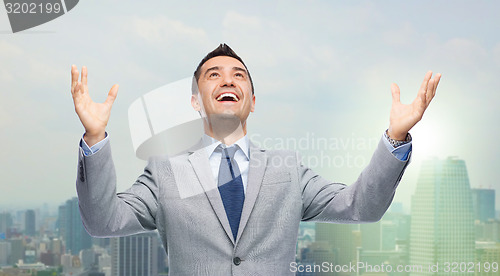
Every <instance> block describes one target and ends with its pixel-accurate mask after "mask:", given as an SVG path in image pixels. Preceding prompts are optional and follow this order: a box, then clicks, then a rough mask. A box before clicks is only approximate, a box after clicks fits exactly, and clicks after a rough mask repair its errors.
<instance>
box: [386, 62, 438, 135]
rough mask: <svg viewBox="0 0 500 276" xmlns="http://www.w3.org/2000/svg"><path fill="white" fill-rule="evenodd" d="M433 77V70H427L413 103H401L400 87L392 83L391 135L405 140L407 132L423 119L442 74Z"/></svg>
mask: <svg viewBox="0 0 500 276" xmlns="http://www.w3.org/2000/svg"><path fill="white" fill-rule="evenodd" d="M431 77H432V72H431V71H429V72H427V74H426V75H425V77H424V81H423V82H422V85H421V86H420V90H419V91H418V94H417V97H416V98H415V100H413V102H412V103H411V104H402V103H401V101H400V91H399V87H398V86H397V85H396V84H392V86H391V91H392V107H391V115H390V126H389V136H391V137H392V138H394V139H396V140H404V137H405V136H406V133H408V131H410V129H411V128H412V127H413V126H414V125H415V124H416V123H418V122H419V121H420V120H421V119H422V116H423V115H424V112H425V110H426V109H427V107H428V106H429V104H430V103H431V101H432V99H433V98H434V95H435V94H436V88H437V86H438V84H439V80H440V79H441V74H436V76H435V77H434V78H433V79H431Z"/></svg>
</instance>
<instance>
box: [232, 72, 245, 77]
mask: <svg viewBox="0 0 500 276" xmlns="http://www.w3.org/2000/svg"><path fill="white" fill-rule="evenodd" d="M234 76H236V77H238V78H244V77H245V76H244V75H243V74H242V73H236V74H234Z"/></svg>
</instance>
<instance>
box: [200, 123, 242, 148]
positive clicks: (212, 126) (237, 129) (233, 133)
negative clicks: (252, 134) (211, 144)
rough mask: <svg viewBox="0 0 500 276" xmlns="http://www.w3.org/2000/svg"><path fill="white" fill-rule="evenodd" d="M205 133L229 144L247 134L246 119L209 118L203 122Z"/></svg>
mask: <svg viewBox="0 0 500 276" xmlns="http://www.w3.org/2000/svg"><path fill="white" fill-rule="evenodd" d="M203 126H204V130H205V134H206V135H208V136H210V137H212V138H214V139H216V140H218V141H220V142H221V143H223V144H225V145H227V146H230V145H232V144H234V143H235V142H236V141H238V140H240V139H241V138H243V137H244V136H245V135H247V127H246V121H245V122H240V121H239V120H238V121H237V122H235V121H234V120H231V119H230V120H227V118H224V120H220V118H219V119H216V120H214V119H211V120H204V122H203Z"/></svg>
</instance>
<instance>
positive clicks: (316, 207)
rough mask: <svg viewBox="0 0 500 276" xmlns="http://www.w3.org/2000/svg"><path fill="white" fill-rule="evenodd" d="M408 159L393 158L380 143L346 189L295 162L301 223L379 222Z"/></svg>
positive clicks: (389, 202) (345, 186) (381, 142)
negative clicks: (364, 166)
mask: <svg viewBox="0 0 500 276" xmlns="http://www.w3.org/2000/svg"><path fill="white" fill-rule="evenodd" d="M410 155H411V153H410ZM409 160H410V158H408V159H407V160H406V161H401V160H399V159H398V158H396V157H395V156H394V155H393V154H392V153H391V152H389V151H388V150H387V148H386V146H385V145H384V144H383V141H382V140H381V141H380V142H379V144H378V146H377V149H376V150H375V152H374V154H373V156H372V158H371V160H370V163H369V164H368V166H367V167H366V168H365V169H364V170H363V171H362V172H361V174H360V176H359V177H358V179H357V180H356V182H354V183H353V184H351V185H348V186H347V185H345V184H342V183H332V182H329V181H327V180H325V179H324V178H322V177H321V176H319V175H317V174H316V173H314V172H313V171H312V170H311V169H310V168H307V167H305V166H304V165H302V163H301V162H300V160H299V161H298V162H299V166H298V174H299V175H298V176H299V184H300V186H301V187H300V188H301V190H302V220H303V221H318V222H334V223H362V222H374V221H378V220H380V219H381V218H382V216H383V215H384V213H385V211H386V210H387V209H388V208H389V206H390V204H391V202H392V199H393V197H394V194H395V192H396V187H397V186H398V184H399V182H400V181H401V177H402V176H403V172H404V170H405V169H406V166H407V165H408V163H409Z"/></svg>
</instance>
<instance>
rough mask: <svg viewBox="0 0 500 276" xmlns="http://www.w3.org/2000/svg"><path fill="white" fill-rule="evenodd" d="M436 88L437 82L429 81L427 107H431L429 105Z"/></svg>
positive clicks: (426, 94) (426, 98) (426, 95)
mask: <svg viewBox="0 0 500 276" xmlns="http://www.w3.org/2000/svg"><path fill="white" fill-rule="evenodd" d="M435 86H436V82H435V80H434V79H431V80H430V81H429V84H428V85H427V91H426V93H425V105H429V103H430V102H431V100H432V96H433V92H434V87H435Z"/></svg>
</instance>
